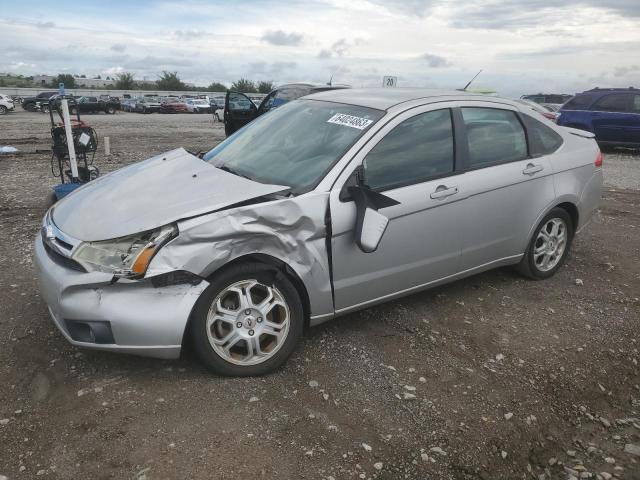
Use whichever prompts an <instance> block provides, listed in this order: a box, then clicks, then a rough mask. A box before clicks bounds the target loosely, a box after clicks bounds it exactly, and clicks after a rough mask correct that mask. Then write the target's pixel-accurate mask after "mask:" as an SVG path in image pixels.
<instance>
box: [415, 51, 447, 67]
mask: <svg viewBox="0 0 640 480" xmlns="http://www.w3.org/2000/svg"><path fill="white" fill-rule="evenodd" d="M420 59H421V60H424V61H425V62H427V65H429V67H431V68H442V67H448V66H449V62H448V61H447V60H446V59H445V58H444V57H441V56H440V55H434V54H432V53H423V54H422V55H420Z"/></svg>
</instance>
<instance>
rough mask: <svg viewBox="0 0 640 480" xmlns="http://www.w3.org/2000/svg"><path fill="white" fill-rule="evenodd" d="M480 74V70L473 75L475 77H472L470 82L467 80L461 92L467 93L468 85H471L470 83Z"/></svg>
mask: <svg viewBox="0 0 640 480" xmlns="http://www.w3.org/2000/svg"><path fill="white" fill-rule="evenodd" d="M481 73H482V69H480V71H479V72H478V73H476V74H475V76H474V77H473V78H472V79H471V80H469V83H467V84H466V85H465V86H464V88H463V89H462V91H463V92H466V91H467V88H469V85H471V83H472V82H473V81H474V80H475V79H476V78H478V75H480V74H481Z"/></svg>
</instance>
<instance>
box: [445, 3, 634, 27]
mask: <svg viewBox="0 0 640 480" xmlns="http://www.w3.org/2000/svg"><path fill="white" fill-rule="evenodd" d="M531 6H532V5H531V1H530V0H475V1H474V2H464V4H463V5H460V7H463V8H464V10H462V12H463V14H459V11H460V10H459V9H455V10H453V11H454V12H455V17H453V16H452V17H451V18H450V19H449V23H450V25H451V26H453V27H455V28H477V29H487V30H514V29H518V28H530V27H536V26H545V25H547V26H549V25H552V24H559V23H570V22H571V20H572V17H571V15H576V13H581V10H582V9H584V8H585V7H587V8H599V9H602V10H604V11H608V12H611V13H615V14H618V15H621V16H624V17H640V1H638V0H610V1H608V2H602V1H601V0H536V2H535V9H533V8H531Z"/></svg>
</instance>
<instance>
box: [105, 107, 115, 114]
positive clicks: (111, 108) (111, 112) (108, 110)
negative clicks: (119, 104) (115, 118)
mask: <svg viewBox="0 0 640 480" xmlns="http://www.w3.org/2000/svg"><path fill="white" fill-rule="evenodd" d="M106 113H107V114H108V115H113V114H115V113H116V109H115V108H113V107H107V111H106Z"/></svg>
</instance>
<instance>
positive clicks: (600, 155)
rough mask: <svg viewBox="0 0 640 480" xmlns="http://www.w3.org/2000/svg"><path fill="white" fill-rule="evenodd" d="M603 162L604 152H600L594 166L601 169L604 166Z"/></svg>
mask: <svg viewBox="0 0 640 480" xmlns="http://www.w3.org/2000/svg"><path fill="white" fill-rule="evenodd" d="M602 160H603V157H602V152H601V151H599V150H598V155H597V156H596V161H595V164H594V165H595V166H596V167H601V166H602Z"/></svg>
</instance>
